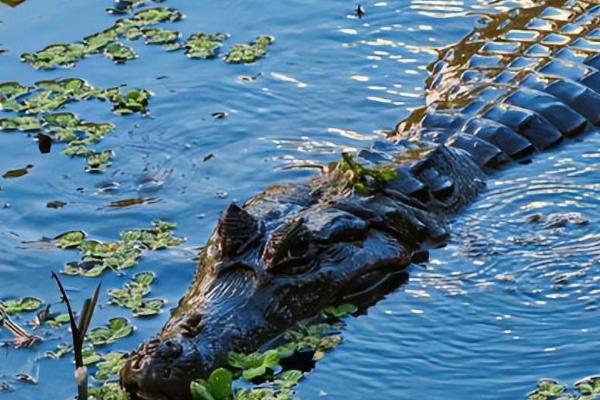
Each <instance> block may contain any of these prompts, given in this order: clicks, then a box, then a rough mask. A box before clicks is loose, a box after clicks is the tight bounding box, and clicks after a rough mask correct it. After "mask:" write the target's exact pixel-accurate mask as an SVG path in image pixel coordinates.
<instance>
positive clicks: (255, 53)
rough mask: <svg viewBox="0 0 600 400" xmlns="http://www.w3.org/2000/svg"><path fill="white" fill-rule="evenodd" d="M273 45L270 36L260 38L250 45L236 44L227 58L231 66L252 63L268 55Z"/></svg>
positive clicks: (226, 60)
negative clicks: (268, 50) (269, 48)
mask: <svg viewBox="0 0 600 400" xmlns="http://www.w3.org/2000/svg"><path fill="white" fill-rule="evenodd" d="M272 43H273V38H271V37H269V36H259V37H257V38H256V40H254V41H253V42H251V43H250V44H236V45H235V46H233V47H232V48H231V49H230V50H229V52H228V53H227V55H226V56H225V62H227V63H230V64H243V63H252V62H255V61H256V60H258V59H259V58H262V57H264V56H266V55H267V49H268V47H269V46H270V45H271V44H272Z"/></svg>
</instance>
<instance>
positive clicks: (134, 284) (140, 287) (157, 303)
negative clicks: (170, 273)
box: [108, 272, 165, 317]
mask: <svg viewBox="0 0 600 400" xmlns="http://www.w3.org/2000/svg"><path fill="white" fill-rule="evenodd" d="M154 279H155V275H154V274H153V273H152V272H141V273H139V274H136V275H134V277H133V279H132V280H131V281H130V282H128V283H126V284H125V285H124V286H123V287H122V288H121V289H113V290H109V291H108V296H109V297H110V300H109V303H111V304H114V305H117V306H120V307H125V308H129V309H130V310H131V311H132V312H133V315H134V316H136V317H148V316H152V315H156V314H159V313H160V311H161V310H162V308H163V306H164V305H165V301H164V300H162V299H149V300H146V299H145V297H146V296H147V295H148V294H149V293H150V285H152V283H153V282H154Z"/></svg>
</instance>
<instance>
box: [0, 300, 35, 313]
mask: <svg viewBox="0 0 600 400" xmlns="http://www.w3.org/2000/svg"><path fill="white" fill-rule="evenodd" d="M42 305H44V302H43V301H42V300H40V299H38V298H35V297H23V298H21V299H7V300H2V301H0V307H1V308H2V309H3V311H5V312H6V314H8V315H15V314H19V313H24V312H30V311H36V310H39V309H40V308H41V307H42Z"/></svg>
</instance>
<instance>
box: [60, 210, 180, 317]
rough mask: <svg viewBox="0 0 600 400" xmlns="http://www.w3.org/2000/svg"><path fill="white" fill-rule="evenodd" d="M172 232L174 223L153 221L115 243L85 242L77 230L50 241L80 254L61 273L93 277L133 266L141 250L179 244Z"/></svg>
mask: <svg viewBox="0 0 600 400" xmlns="http://www.w3.org/2000/svg"><path fill="white" fill-rule="evenodd" d="M174 229H175V225H174V224H170V223H168V222H164V221H154V222H153V227H152V228H150V229H133V230H127V231H124V232H122V233H121V240H119V241H115V242H108V243H103V242H100V241H96V240H85V234H84V233H83V232H81V231H72V232H66V233H64V234H62V235H59V236H57V237H56V238H54V240H55V241H56V246H57V247H59V248H72V249H78V250H79V251H80V252H81V253H82V257H81V261H79V262H72V263H68V264H67V265H66V266H65V268H64V269H63V271H62V273H63V274H66V275H81V276H86V277H97V276H100V275H101V274H102V273H103V272H104V271H106V270H114V271H118V270H123V269H128V268H132V267H134V266H135V265H136V264H137V261H138V259H139V258H140V257H141V255H142V251H143V250H161V249H166V248H169V247H175V246H178V245H180V244H181V243H183V242H184V239H183V238H179V237H176V236H174V235H173V230H174ZM143 282H147V281H145V280H144V281H143ZM158 305H159V304H158V302H157V301H153V302H152V303H149V304H148V302H147V303H146V307H147V308H141V309H139V310H138V312H140V313H143V312H150V313H151V312H152V310H156V309H157V308H158Z"/></svg>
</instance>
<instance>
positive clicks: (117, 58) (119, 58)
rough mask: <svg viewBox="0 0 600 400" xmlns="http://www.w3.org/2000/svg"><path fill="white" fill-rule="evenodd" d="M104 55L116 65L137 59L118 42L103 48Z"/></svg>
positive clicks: (130, 50)
mask: <svg viewBox="0 0 600 400" xmlns="http://www.w3.org/2000/svg"><path fill="white" fill-rule="evenodd" d="M104 55H105V56H106V57H108V58H109V59H111V60H112V61H114V62H115V63H117V64H123V63H126V62H127V61H131V60H133V59H134V58H136V57H137V55H136V54H135V52H134V51H133V50H132V49H131V48H130V47H127V46H125V45H124V44H122V43H119V42H113V43H110V44H109V45H107V46H106V47H105V48H104Z"/></svg>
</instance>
